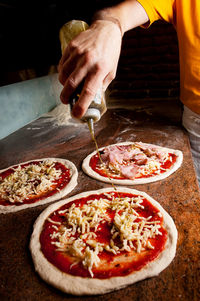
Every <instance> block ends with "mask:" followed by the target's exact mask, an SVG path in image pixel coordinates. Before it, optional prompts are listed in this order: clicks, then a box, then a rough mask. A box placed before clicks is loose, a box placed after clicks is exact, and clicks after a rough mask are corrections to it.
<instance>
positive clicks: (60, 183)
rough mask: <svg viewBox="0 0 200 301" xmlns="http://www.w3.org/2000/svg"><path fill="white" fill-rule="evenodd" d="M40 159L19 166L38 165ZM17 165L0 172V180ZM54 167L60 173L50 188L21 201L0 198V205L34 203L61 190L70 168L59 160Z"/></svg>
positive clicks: (12, 171) (68, 176)
mask: <svg viewBox="0 0 200 301" xmlns="http://www.w3.org/2000/svg"><path fill="white" fill-rule="evenodd" d="M40 162H42V161H33V162H29V163H25V164H21V167H22V168H23V167H26V166H28V165H30V164H33V165H39V163H40ZM18 166H19V165H16V166H13V167H12V168H8V169H6V170H5V171H4V172H2V173H0V177H1V178H2V180H4V179H5V178H6V177H8V176H9V175H11V174H13V173H14V169H16V168H17V167H18ZM54 168H55V169H57V170H59V169H60V170H61V171H62V174H61V176H60V177H59V179H57V180H54V182H53V185H52V186H51V189H50V190H48V191H45V192H43V193H40V194H37V195H31V196H30V197H29V198H26V199H24V200H23V202H22V203H21V202H20V203H18V202H15V203H12V202H9V201H7V200H3V199H0V205H3V206H10V205H15V206H20V205H23V204H32V203H36V202H38V201H40V200H43V199H44V198H47V197H50V196H52V195H54V194H55V193H56V192H58V190H62V189H63V188H64V187H65V186H66V185H67V184H68V183H69V181H70V170H69V168H67V167H66V166H65V165H64V164H62V163H60V162H55V165H54Z"/></svg>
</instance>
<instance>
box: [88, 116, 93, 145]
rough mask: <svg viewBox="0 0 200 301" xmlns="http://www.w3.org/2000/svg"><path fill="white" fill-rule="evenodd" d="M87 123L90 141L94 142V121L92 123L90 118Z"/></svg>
mask: <svg viewBox="0 0 200 301" xmlns="http://www.w3.org/2000/svg"><path fill="white" fill-rule="evenodd" d="M87 123H88V127H89V130H90V133H91V136H92V139H93V140H94V121H93V119H92V118H89V119H88V121H87Z"/></svg>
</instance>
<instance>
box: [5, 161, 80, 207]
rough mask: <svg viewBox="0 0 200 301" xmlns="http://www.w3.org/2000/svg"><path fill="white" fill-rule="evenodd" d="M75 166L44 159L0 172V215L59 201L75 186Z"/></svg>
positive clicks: (76, 175) (68, 162)
mask: <svg viewBox="0 0 200 301" xmlns="http://www.w3.org/2000/svg"><path fill="white" fill-rule="evenodd" d="M77 177H78V172H77V169H76V167H75V165H74V164H73V163H72V162H70V161H68V160H65V159H59V158H44V159H38V160H32V161H27V162H23V163H20V164H17V165H13V166H10V167H8V168H6V169H3V170H0V213H8V212H15V211H19V210H22V209H26V208H29V207H34V206H38V205H43V204H46V203H49V202H52V201H55V200H58V199H60V198H62V197H63V196H65V195H66V194H67V193H69V192H71V191H72V190H73V189H74V187H75V186H76V185H77Z"/></svg>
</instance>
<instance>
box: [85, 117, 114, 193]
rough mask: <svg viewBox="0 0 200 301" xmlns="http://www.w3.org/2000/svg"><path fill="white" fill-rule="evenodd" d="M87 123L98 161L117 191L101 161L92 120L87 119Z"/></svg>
mask: <svg viewBox="0 0 200 301" xmlns="http://www.w3.org/2000/svg"><path fill="white" fill-rule="evenodd" d="M87 124H88V128H89V131H90V135H91V138H92V140H93V142H94V144H95V148H96V151H97V154H98V157H99V160H100V163H101V165H102V166H103V169H104V171H105V173H106V175H107V177H108V179H109V180H110V182H111V185H112V186H113V188H114V190H115V191H117V188H116V186H115V185H114V184H113V182H112V179H111V178H110V176H109V175H108V172H107V168H106V166H105V163H104V162H103V160H102V158H101V154H100V152H99V146H98V144H97V140H96V138H95V136H94V127H93V120H92V119H89V120H88V122H87ZM118 196H119V194H118ZM119 198H120V196H119Z"/></svg>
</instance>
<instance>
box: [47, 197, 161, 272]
mask: <svg viewBox="0 0 200 301" xmlns="http://www.w3.org/2000/svg"><path fill="white" fill-rule="evenodd" d="M143 200H144V199H143V197H142V196H133V197H124V198H123V197H120V198H119V197H114V195H113V194H109V196H108V193H107V194H106V198H103V197H102V198H100V199H94V200H89V201H88V202H87V203H85V204H84V205H82V206H80V205H78V206H76V205H75V203H73V204H72V205H71V206H70V207H69V208H67V209H65V210H60V211H58V212H59V213H60V212H61V213H62V216H64V217H65V222H64V224H62V225H61V226H60V227H58V228H59V230H58V232H57V233H55V232H53V234H52V235H51V239H52V242H51V243H52V244H54V245H55V246H56V247H57V251H61V252H67V253H68V254H70V255H71V256H72V257H74V258H75V263H77V262H80V261H81V262H82V265H83V267H84V268H87V269H88V271H89V273H90V275H91V277H93V276H94V274H93V271H92V269H93V268H94V267H98V265H99V263H100V258H99V253H101V252H103V251H104V250H105V251H107V252H110V253H113V254H115V255H116V254H119V253H120V252H121V251H126V252H137V253H141V252H142V251H144V250H146V249H153V248H154V246H153V245H152V244H151V242H150V239H151V238H154V237H155V236H156V235H162V232H160V231H159V229H160V228H161V225H160V223H161V221H158V220H156V221H151V219H152V216H148V217H146V218H145V217H142V216H140V215H139V214H138V212H137V211H136V210H137V209H140V210H141V209H144V206H143V205H142V203H143ZM108 210H109V212H111V211H112V212H114V220H113V221H112V227H111V231H110V234H111V238H110V241H109V243H102V242H99V241H98V236H97V234H96V233H95V232H96V231H97V230H100V229H101V224H103V223H104V222H105V221H107V222H108V223H110V222H111V218H110V216H109V213H108ZM158 216H159V213H158ZM48 220H49V221H51V219H50V218H48ZM52 223H54V221H52ZM52 227H53V226H52ZM55 227H57V225H56V226H54V228H55ZM55 240H56V241H55ZM72 266H73V265H72ZM72 266H71V267H72Z"/></svg>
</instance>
